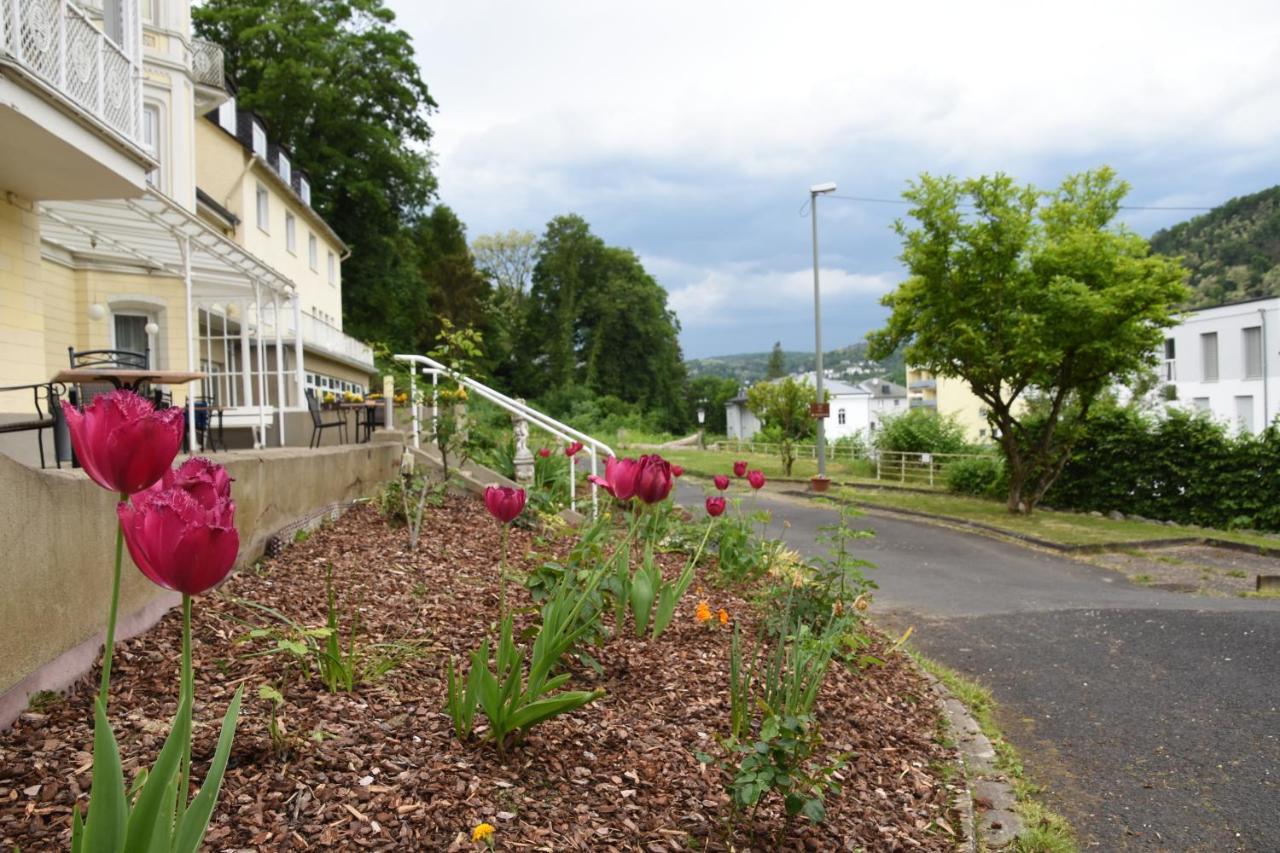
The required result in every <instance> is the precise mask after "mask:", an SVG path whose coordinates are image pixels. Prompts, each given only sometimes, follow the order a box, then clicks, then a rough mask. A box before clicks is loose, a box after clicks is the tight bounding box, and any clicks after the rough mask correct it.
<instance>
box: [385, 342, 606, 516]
mask: <svg viewBox="0 0 1280 853" xmlns="http://www.w3.org/2000/svg"><path fill="white" fill-rule="evenodd" d="M393 358H394V359H395V360H396V361H399V362H402V363H404V364H408V365H410V368H409V369H410V373H409V375H410V378H411V379H412V378H413V377H414V376H415V375H416V374H417V372H418V368H417V367H416V365H424V368H423V369H422V373H423V374H431V375H432V380H433V382H434V380H435V379H436V377H438V376H440V375H441V374H443V375H445V376H447V377H449V378H450V379H452V380H453V381H455V382H457V383H458V384H459V385H463V386H465V387H467V388H470V389H471V390H472V391H474V392H476V393H477V394H479V395H480V396H481V397H483V398H484V399H486V400H488V401H489V402H491V403H494V404H495V405H497V406H499V407H500V408H503V409H506V410H507V411H509V412H511V413H513V414H517V415H520V416H521V417H524V418H526V419H528V420H530V421H532V422H533V423H534V424H536V425H537V426H539V427H541V428H542V429H544V430H546V431H547V432H549V433H551V434H552V435H554V436H556V437H557V438H561V439H563V440H565V441H571V440H575V439H576V440H577V441H581V442H582V443H583V445H585V446H586V448H587V453H588V454H589V455H590V457H591V473H592V474H593V475H598V474H599V459H598V456H597V451H602V452H603V453H604V454H605V455H606V456H613V455H615V454H614V452H613V448H611V447H609V445H607V444H605V443H604V442H603V441H598V440H597V439H595V438H592V437H591V436H589V435H587V434H586V433H584V432H579V431H578V430H576V429H574V428H573V427H571V426H569V425H568V424H566V423H561V422H560V421H557V420H556V419H555V418H552V417H551V416H550V415H547V414H544V413H543V412H540V411H538V410H537V409H534V408H531V407H529V406H528V405H526V404H524V403H522V402H520V401H519V400H514V399H512V398H511V397H508V396H507V395H506V394H503V393H502V392H501V391H497V390H495V389H493V388H490V387H489V386H488V385H485V384H484V383H483V382H477V381H476V380H474V379H472V378H470V377H469V376H464V375H462V374H460V373H456V372H454V371H452V370H450V369H449V368H448V367H446V366H445V365H443V364H441V363H440V362H438V361H436V360H435V359H433V358H429V357H427V356H425V355H396V356H393ZM413 391H414V395H415V396H414V399H413V400H411V403H412V405H413V407H414V408H413V412H414V418H413V442H414V446H417V444H418V419H417V399H416V392H417V389H416V385H415V388H414V389H413ZM432 408H433V414H432V427H433V429H434V428H435V418H436V415H435V413H434V408H435V406H434V401H433V406H432ZM576 468H577V466H576V464H575V461H574V459H573V458H572V457H570V459H569V506H570V508H571V509H576V508H577V494H576V491H577V490H576V488H575V487H574V472H575V470H576ZM599 512H600V499H599V493H598V489H597V487H596V484H595V482H594V481H593V482H592V483H591V515H592V517H595V516H597V515H598V514H599Z"/></svg>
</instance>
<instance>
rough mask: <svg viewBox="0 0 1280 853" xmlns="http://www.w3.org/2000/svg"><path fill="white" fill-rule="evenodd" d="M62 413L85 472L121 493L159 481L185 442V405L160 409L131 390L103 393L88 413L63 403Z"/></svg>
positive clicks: (109, 489)
mask: <svg viewBox="0 0 1280 853" xmlns="http://www.w3.org/2000/svg"><path fill="white" fill-rule="evenodd" d="M62 412H63V414H64V415H65V416H66V418H67V426H68V427H69V428H70V430H71V445H72V446H73V447H74V448H75V451H76V457H77V458H78V459H79V460H80V464H81V465H82V466H84V470H85V473H86V474H88V475H89V477H90V478H91V479H92V480H93V481H94V482H95V483H97V484H98V485H99V486H102V488H104V489H107V490H108V491H112V492H115V493H117V494H122V495H133V494H137V493H138V492H140V491H142V490H143V489H145V488H147V487H148V486H150V485H152V484H153V483H155V482H156V481H157V480H159V479H160V477H161V476H162V475H163V474H164V472H165V471H167V470H169V466H170V465H172V464H173V459H174V457H175V456H177V455H178V449H179V448H180V447H181V446H182V409H179V408H170V409H156V408H155V406H153V405H152V404H151V403H150V402H149V401H148V400H145V399H143V398H142V397H139V396H138V395H137V394H135V393H134V392H132V391H112V392H111V393H109V394H102V395H99V396H98V397H95V398H94V400H93V402H92V403H90V404H89V406H88V408H86V409H85V410H84V411H83V412H81V411H80V410H79V409H77V408H76V407H75V406H73V405H71V404H70V403H67V402H64V403H63V404H62Z"/></svg>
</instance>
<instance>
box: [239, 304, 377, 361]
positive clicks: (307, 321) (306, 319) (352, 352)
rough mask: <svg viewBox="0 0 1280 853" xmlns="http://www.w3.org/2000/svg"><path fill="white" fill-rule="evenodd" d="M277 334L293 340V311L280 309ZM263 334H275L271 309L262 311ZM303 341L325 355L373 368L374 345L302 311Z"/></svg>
mask: <svg viewBox="0 0 1280 853" xmlns="http://www.w3.org/2000/svg"><path fill="white" fill-rule="evenodd" d="M280 334H281V336H282V337H284V338H287V339H288V340H293V336H294V323H293V312H292V311H283V310H282V311H281V312H280ZM262 335H263V337H264V338H266V339H268V340H269V339H271V338H272V337H273V336H274V335H275V327H274V325H273V324H272V322H271V314H270V312H266V313H264V315H263V332H262ZM302 344H303V346H305V347H307V348H309V349H315V350H319V351H321V352H323V353H326V354H328V355H331V356H336V357H337V358H342V359H346V360H347V361H349V362H353V363H356V364H359V365H360V366H361V367H367V368H368V369H369V370H373V367H374V364H373V349H372V348H371V347H370V346H369V345H368V344H366V343H365V342H364V341H360V340H356V339H355V338H353V337H351V336H350V335H348V334H347V333H346V332H343V331H342V330H341V329H339V328H337V327H336V326H331V325H329V324H328V323H326V322H325V321H323V320H321V319H319V318H317V317H313V316H311V315H310V314H303V315H302Z"/></svg>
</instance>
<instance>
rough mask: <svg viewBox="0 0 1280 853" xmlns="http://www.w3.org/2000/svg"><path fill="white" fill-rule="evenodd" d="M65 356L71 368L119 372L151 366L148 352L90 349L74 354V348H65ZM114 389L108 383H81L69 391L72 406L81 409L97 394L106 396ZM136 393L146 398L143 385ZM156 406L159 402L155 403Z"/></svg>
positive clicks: (145, 388)
mask: <svg viewBox="0 0 1280 853" xmlns="http://www.w3.org/2000/svg"><path fill="white" fill-rule="evenodd" d="M67 356H68V358H69V359H70V362H71V366H72V367H73V368H75V367H116V368H119V369H121V370H146V369H147V368H148V367H150V366H151V364H150V361H151V353H150V351H149V350H143V351H142V352H137V351H136V350H129V349H91V350H81V351H80V352H76V348H75V347H67ZM114 388H115V386H113V385H112V384H111V383H110V382H82V383H80V384H78V385H76V387H75V388H74V389H72V391H71V403H72V405H74V406H76V407H78V408H83V407H85V406H87V405H89V404H90V403H92V402H93V398H94V397H97V396H98V395H99V394H106V393H109V392H110V391H112V390H113V389H114ZM138 393H139V394H141V395H142V396H144V397H146V396H148V389H147V386H146V385H145V384H143V385H141V386H139V387H138ZM156 402H157V405H158V404H159V401H156Z"/></svg>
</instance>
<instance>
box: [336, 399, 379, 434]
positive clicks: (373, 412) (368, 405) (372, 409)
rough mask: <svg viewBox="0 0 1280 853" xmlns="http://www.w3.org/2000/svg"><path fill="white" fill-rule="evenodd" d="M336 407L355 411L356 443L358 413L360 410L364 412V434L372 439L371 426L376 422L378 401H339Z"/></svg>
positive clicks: (358, 421) (358, 427) (358, 423)
mask: <svg viewBox="0 0 1280 853" xmlns="http://www.w3.org/2000/svg"><path fill="white" fill-rule="evenodd" d="M338 407H339V408H341V409H342V411H344V412H355V413H356V418H355V420H356V444H359V443H360V413H361V411H362V410H363V411H364V412H366V413H367V414H366V415H365V421H364V426H365V429H366V432H365V435H366V436H368V437H369V438H370V439H371V440H372V436H373V428H374V426H376V424H377V417H378V403H377V402H376V401H373V400H366V401H365V402H363V403H339V404H338Z"/></svg>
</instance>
